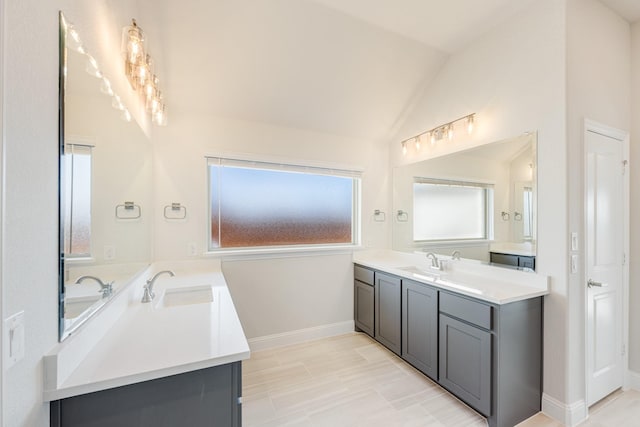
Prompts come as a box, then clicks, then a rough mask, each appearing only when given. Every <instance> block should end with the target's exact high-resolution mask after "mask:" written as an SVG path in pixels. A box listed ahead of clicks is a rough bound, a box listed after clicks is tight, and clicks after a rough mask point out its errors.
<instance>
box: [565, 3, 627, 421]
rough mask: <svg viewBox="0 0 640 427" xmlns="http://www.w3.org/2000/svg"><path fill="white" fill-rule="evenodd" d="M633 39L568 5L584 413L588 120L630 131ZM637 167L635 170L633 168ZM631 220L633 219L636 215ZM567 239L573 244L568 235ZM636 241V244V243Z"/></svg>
mask: <svg viewBox="0 0 640 427" xmlns="http://www.w3.org/2000/svg"><path fill="white" fill-rule="evenodd" d="M630 40H631V37H630V29H629V24H628V23H627V22H626V21H625V20H624V19H622V18H621V17H619V16H618V15H616V14H615V13H614V12H612V11H611V10H610V9H608V8H607V7H605V6H604V5H603V4H602V3H600V2H599V1H597V0H568V2H567V143H568V153H569V155H568V158H567V168H568V169H567V170H568V173H569V175H568V177H569V192H568V206H569V232H576V233H578V236H579V248H580V250H579V251H577V252H576V253H577V255H578V256H579V260H580V262H579V267H578V271H577V273H572V274H570V275H569V288H568V295H567V297H568V306H567V308H568V311H567V314H568V320H569V322H568V329H567V331H566V333H567V340H568V341H567V345H568V359H567V362H568V363H567V373H566V381H567V403H569V404H571V405H574V406H576V407H582V408H584V411H586V396H585V390H586V388H585V387H586V386H585V372H586V368H585V351H586V349H585V342H584V341H585V340H584V338H585V309H586V308H585V295H586V294H585V290H586V286H585V283H586V278H585V277H584V269H585V259H586V252H585V236H584V230H585V224H584V215H585V212H584V206H585V199H584V194H585V193H584V191H585V187H584V170H585V169H584V167H585V166H584V156H585V152H584V119H586V118H587V119H591V120H595V121H597V122H600V123H602V124H605V125H608V126H612V127H615V128H618V129H622V130H626V131H628V130H629V127H630V105H631V104H630V103H631V99H630V95H629V93H630V89H631V88H630V81H631V75H630V72H631V63H630V52H631V46H630ZM631 168H632V169H633V166H632V167H631ZM632 188H633V186H632ZM631 217H632V218H633V215H632V216H631ZM566 236H567V239H568V234H567V235H566ZM634 236H636V239H634V238H633V237H634ZM631 240H632V241H633V240H637V234H635V235H634V234H633V233H632V234H631ZM631 265H633V262H631ZM635 277H637V276H635ZM632 280H633V277H632ZM631 342H633V340H631ZM585 415H586V412H585Z"/></svg>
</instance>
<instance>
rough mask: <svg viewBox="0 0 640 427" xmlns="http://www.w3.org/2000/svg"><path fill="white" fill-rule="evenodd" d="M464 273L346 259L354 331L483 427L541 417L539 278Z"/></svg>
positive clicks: (469, 268)
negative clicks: (470, 411)
mask: <svg viewBox="0 0 640 427" xmlns="http://www.w3.org/2000/svg"><path fill="white" fill-rule="evenodd" d="M448 261H450V260H448ZM450 264H451V263H450ZM464 264H465V262H464V261H456V262H455V264H453V267H450V268H448V269H447V270H446V271H437V270H432V269H430V268H429V266H428V264H427V263H426V259H425V258H424V256H418V255H414V254H403V253H399V252H393V251H382V252H378V253H373V254H372V253H361V254H355V255H354V289H355V294H354V317H355V325H356V329H357V330H359V331H362V332H365V333H367V334H368V335H370V336H372V337H373V338H374V339H376V340H377V341H378V342H380V343H381V344H383V345H384V346H386V347H387V348H389V349H390V350H391V351H393V352H395V353H396V354H398V355H399V356H400V357H402V358H403V359H404V360H405V361H407V362H408V363H410V364H411V365H413V366H414V367H416V368H417V369H418V370H420V371H421V372H423V373H424V374H425V375H427V376H428V377H430V378H431V379H432V380H434V381H435V382H437V383H438V384H440V385H441V386H442V387H444V388H445V389H447V390H448V391H450V392H451V393H452V394H454V395H455V396H457V397H458V398H459V399H461V400H462V401H464V402H465V403H467V404H468V405H469V406H471V407H472V408H474V409H475V410H476V411H478V412H479V413H480V414H482V415H483V416H485V417H487V420H488V423H489V426H491V427H510V426H513V425H515V424H518V423H519V422H521V421H523V420H525V419H526V418H529V417H530V416H532V415H534V414H536V413H537V412H539V411H540V403H541V394H542V315H543V312H542V309H543V296H544V295H546V294H547V293H548V284H547V278H546V277H545V276H540V275H536V274H533V273H526V272H521V271H515V270H509V269H500V268H497V267H491V266H486V265H482V264H479V263H469V264H468V265H466V266H465V265H464ZM501 270H504V271H501ZM371 325H373V328H372V327H371Z"/></svg>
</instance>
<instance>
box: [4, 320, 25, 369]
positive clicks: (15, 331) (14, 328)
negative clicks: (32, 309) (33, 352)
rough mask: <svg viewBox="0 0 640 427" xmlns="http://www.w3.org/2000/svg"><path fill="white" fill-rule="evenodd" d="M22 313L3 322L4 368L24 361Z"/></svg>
mask: <svg viewBox="0 0 640 427" xmlns="http://www.w3.org/2000/svg"><path fill="white" fill-rule="evenodd" d="M24 335H25V333H24V311H21V312H19V313H16V314H14V315H13V316H11V317H8V318H6V319H5V320H4V336H5V343H6V347H5V351H4V360H5V367H6V368H9V367H11V366H13V365H15V364H16V363H17V362H19V361H20V360H22V359H24Z"/></svg>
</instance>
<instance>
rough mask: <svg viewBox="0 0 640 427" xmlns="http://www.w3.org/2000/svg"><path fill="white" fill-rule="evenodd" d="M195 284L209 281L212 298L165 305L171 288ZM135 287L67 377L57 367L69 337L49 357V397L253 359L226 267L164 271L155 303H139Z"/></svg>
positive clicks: (47, 383)
mask: <svg viewBox="0 0 640 427" xmlns="http://www.w3.org/2000/svg"><path fill="white" fill-rule="evenodd" d="M194 285H198V286H199V287H200V286H203V285H205V286H209V285H210V286H211V290H212V292H211V294H212V296H213V301H212V302H199V303H195V304H185V305H175V306H169V307H164V306H163V304H162V302H163V295H164V292H165V291H166V290H167V289H169V290H173V289H176V288H180V287H190V286H194ZM136 291H138V292H136V293H135V296H134V297H132V298H131V300H130V302H129V304H128V307H127V308H126V310H124V313H123V314H122V315H121V316H120V317H119V318H118V319H117V320H116V321H115V323H114V324H113V325H112V326H111V327H109V328H108V329H107V331H106V333H105V334H104V336H103V337H102V338H101V339H100V340H99V341H98V342H97V344H95V346H94V347H93V348H92V349H91V351H90V352H89V353H88V354H87V355H86V357H84V358H83V359H82V360H81V361H80V362H79V363H78V366H77V367H75V369H73V370H72V372H71V373H70V374H69V375H68V376H67V377H66V378H59V376H58V375H56V372H54V371H52V370H55V369H56V366H57V364H58V363H59V362H58V361H57V360H56V358H57V357H58V355H59V354H60V353H62V349H63V348H64V346H65V344H66V342H62V343H60V344H59V345H58V346H57V348H56V349H54V350H53V351H52V352H51V353H50V354H49V355H47V356H45V371H47V370H49V371H50V372H49V373H48V375H47V373H46V375H45V378H47V377H48V380H47V379H45V390H44V400H45V401H51V400H57V399H62V398H66V397H71V396H75V395H80V394H85V393H91V392H95V391H100V390H105V389H108V388H113V387H119V386H123V385H128V384H133V383H138V382H142V381H148V380H152V379H156V378H161V377H166V376H169V375H175V374H180V373H184V372H189V371H194V370H197V369H204V368H209V367H213V366H218V365H223V364H227V363H231V362H236V361H239V360H244V359H248V358H249V356H250V351H249V345H248V343H247V340H246V338H245V335H244V331H243V329H242V325H241V323H240V320H239V318H238V315H237V313H236V310H235V307H234V304H233V301H232V299H231V295H230V293H229V290H228V288H227V284H226V282H225V279H224V276H223V274H222V272H221V271H219V270H218V271H213V272H211V271H209V272H199V273H197V274H187V275H182V274H180V273H177V274H176V277H175V278H170V277H168V276H167V275H164V276H162V277H161V278H159V279H158V280H157V284H156V287H155V289H154V291H155V293H156V298H155V299H154V301H153V302H151V303H146V304H143V303H140V299H139V297H140V292H139V290H136ZM132 292H133V291H132ZM58 378H59V379H58Z"/></svg>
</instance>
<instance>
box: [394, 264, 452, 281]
mask: <svg viewBox="0 0 640 427" xmlns="http://www.w3.org/2000/svg"><path fill="white" fill-rule="evenodd" d="M398 270H403V271H407V272H409V273H411V274H412V275H413V276H414V277H415V278H417V279H422V280H438V279H439V278H440V275H441V273H440V272H439V270H435V271H434V270H431V269H429V267H416V266H415V265H411V266H409V267H399V268H398Z"/></svg>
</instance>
